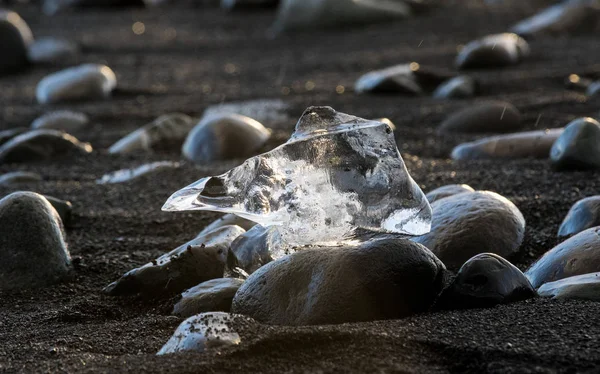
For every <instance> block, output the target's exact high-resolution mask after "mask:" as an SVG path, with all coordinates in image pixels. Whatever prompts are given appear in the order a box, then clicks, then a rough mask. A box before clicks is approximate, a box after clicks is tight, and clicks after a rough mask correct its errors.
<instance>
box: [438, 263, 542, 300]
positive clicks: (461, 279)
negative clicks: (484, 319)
mask: <svg viewBox="0 0 600 374" xmlns="http://www.w3.org/2000/svg"><path fill="white" fill-rule="evenodd" d="M535 296H536V293H535V289H534V288H533V287H532V286H531V283H529V280H528V279H527V278H526V277H525V275H524V274H523V273H522V272H521V270H519V269H518V268H517V267H516V266H514V265H513V264H511V263H510V262H508V261H507V260H505V259H504V258H502V257H501V256H498V255H495V254H493V253H482V254H478V255H477V256H475V257H473V258H471V259H469V260H468V261H467V262H465V264H464V265H463V266H461V268H460V270H459V271H458V274H457V275H456V277H455V278H454V280H453V281H452V283H451V284H450V286H448V287H447V288H446V289H444V291H443V292H442V294H441V295H440V298H439V299H438V301H437V302H436V306H438V307H440V308H443V309H461V308H489V307H492V306H494V305H498V304H508V303H512V302H516V301H521V300H526V299H530V298H533V297H535Z"/></svg>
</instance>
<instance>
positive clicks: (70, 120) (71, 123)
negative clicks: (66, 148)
mask: <svg viewBox="0 0 600 374" xmlns="http://www.w3.org/2000/svg"><path fill="white" fill-rule="evenodd" d="M89 122H90V120H89V119H88V116H86V115H85V114H84V113H79V112H73V111H70V110H57V111H54V112H49V113H46V114H44V115H42V116H40V117H38V118H36V119H35V120H34V121H33V122H32V123H31V128H33V129H50V130H62V131H65V132H73V131H78V130H81V129H83V128H84V127H86V126H87V124H88V123H89Z"/></svg>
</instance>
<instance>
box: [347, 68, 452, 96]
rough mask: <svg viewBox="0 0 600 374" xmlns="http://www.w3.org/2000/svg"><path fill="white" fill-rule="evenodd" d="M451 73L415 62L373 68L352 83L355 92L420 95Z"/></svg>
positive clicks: (448, 76)
mask: <svg viewBox="0 0 600 374" xmlns="http://www.w3.org/2000/svg"><path fill="white" fill-rule="evenodd" d="M450 77H451V75H449V74H446V73H442V72H437V71H433V70H431V69H428V68H423V67H421V65H419V64H418V63H416V62H411V63H409V64H402V65H396V66H392V67H389V68H386V69H381V70H375V71H372V72H370V73H367V74H364V75H363V76H361V77H360V78H359V79H358V80H357V81H356V83H355V84H354V91H355V92H356V93H359V94H360V93H374V94H380V93H381V94H385V93H398V94H408V95H422V94H424V93H425V92H427V91H429V90H432V89H434V88H435V87H437V86H439V84H440V83H442V82H444V81H445V80H447V79H448V78H450Z"/></svg>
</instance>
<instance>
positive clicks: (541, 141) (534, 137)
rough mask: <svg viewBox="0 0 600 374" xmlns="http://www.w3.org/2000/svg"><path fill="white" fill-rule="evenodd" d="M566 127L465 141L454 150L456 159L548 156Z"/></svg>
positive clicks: (453, 154) (453, 153)
mask: <svg viewBox="0 0 600 374" xmlns="http://www.w3.org/2000/svg"><path fill="white" fill-rule="evenodd" d="M563 131H564V129H549V130H538V131H527V132H519V133H514V134H507V135H499V136H492V137H487V138H483V139H479V140H477V141H474V142H470V143H463V144H460V145H458V146H457V147H455V148H454V149H453V150H452V158H453V159H455V160H482V159H503V158H504V159H517V158H546V157H548V154H549V153H550V149H551V148H552V145H553V144H554V143H555V142H556V140H557V139H558V138H559V137H560V135H561V134H562V133H563Z"/></svg>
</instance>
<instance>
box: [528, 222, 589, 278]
mask: <svg viewBox="0 0 600 374" xmlns="http://www.w3.org/2000/svg"><path fill="white" fill-rule="evenodd" d="M595 272H600V227H593V228H590V229H587V230H584V231H582V232H580V233H579V234H577V235H575V236H572V237H571V238H569V239H567V240H565V241H564V242H562V243H560V244H559V245H557V246H556V247H554V248H552V249H551V250H549V251H548V252H546V253H545V254H544V255H543V256H542V257H541V258H540V259H538V260H537V261H536V262H535V263H534V264H533V265H531V267H530V268H529V269H527V271H526V272H525V275H526V276H527V278H528V279H529V281H530V282H531V284H532V285H533V287H535V288H538V287H539V286H541V285H542V284H544V283H548V282H554V281H557V280H559V279H563V278H568V277H572V276H575V275H582V274H587V273H595Z"/></svg>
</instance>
